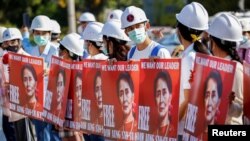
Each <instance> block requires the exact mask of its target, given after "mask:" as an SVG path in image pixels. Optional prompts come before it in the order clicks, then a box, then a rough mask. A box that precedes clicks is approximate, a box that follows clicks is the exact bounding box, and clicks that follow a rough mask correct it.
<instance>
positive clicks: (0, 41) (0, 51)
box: [0, 26, 6, 57]
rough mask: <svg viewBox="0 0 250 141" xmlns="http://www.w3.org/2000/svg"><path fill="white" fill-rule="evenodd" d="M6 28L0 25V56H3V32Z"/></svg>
mask: <svg viewBox="0 0 250 141" xmlns="http://www.w3.org/2000/svg"><path fill="white" fill-rule="evenodd" d="M5 29H6V27H3V26H1V27H0V57H2V56H3V54H4V51H3V50H4V49H3V48H4V44H3V32H4V30H5Z"/></svg>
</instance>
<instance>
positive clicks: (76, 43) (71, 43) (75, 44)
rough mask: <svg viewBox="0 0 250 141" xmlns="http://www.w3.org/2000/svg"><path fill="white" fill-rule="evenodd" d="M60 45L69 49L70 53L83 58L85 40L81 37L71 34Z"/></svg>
mask: <svg viewBox="0 0 250 141" xmlns="http://www.w3.org/2000/svg"><path fill="white" fill-rule="evenodd" d="M60 43H61V44H62V45H63V46H64V47H65V48H66V49H68V50H69V51H70V52H72V53H74V54H76V55H78V56H83V51H84V49H83V44H84V40H82V39H81V36H80V35H79V34H77V33H70V34H68V35H66V36H64V38H63V39H62V40H61V41H60Z"/></svg>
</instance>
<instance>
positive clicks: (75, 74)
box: [64, 62, 83, 131]
mask: <svg viewBox="0 0 250 141" xmlns="http://www.w3.org/2000/svg"><path fill="white" fill-rule="evenodd" d="M82 70H83V62H72V63H71V76H70V83H69V94H68V99H67V108H66V116H65V123H64V127H66V128H68V129H71V130H77V131H80V130H81V126H82V87H83V80H82V78H83V77H82Z"/></svg>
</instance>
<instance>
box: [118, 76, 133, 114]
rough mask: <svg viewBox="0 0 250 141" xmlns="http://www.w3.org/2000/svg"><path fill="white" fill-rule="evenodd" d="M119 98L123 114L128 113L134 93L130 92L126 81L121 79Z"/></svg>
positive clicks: (130, 110)
mask: <svg viewBox="0 0 250 141" xmlns="http://www.w3.org/2000/svg"><path fill="white" fill-rule="evenodd" d="M119 100H120V103H121V104H122V111H123V114H125V115H129V114H130V113H131V112H132V108H133V102H134V94H133V93H132V91H131V89H130V87H129V84H128V82H127V81H125V80H123V79H122V80H121V81H120V83H119Z"/></svg>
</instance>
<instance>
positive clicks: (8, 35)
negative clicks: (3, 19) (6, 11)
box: [3, 28, 23, 42]
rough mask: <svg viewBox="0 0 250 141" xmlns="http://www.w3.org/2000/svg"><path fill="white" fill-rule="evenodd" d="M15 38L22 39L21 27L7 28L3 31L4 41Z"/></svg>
mask: <svg viewBox="0 0 250 141" xmlns="http://www.w3.org/2000/svg"><path fill="white" fill-rule="evenodd" d="M14 39H20V40H22V39H23V38H22V34H21V32H20V30H19V29H17V28H7V29H6V30H4V32H3V42H5V41H10V40H14Z"/></svg>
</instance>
